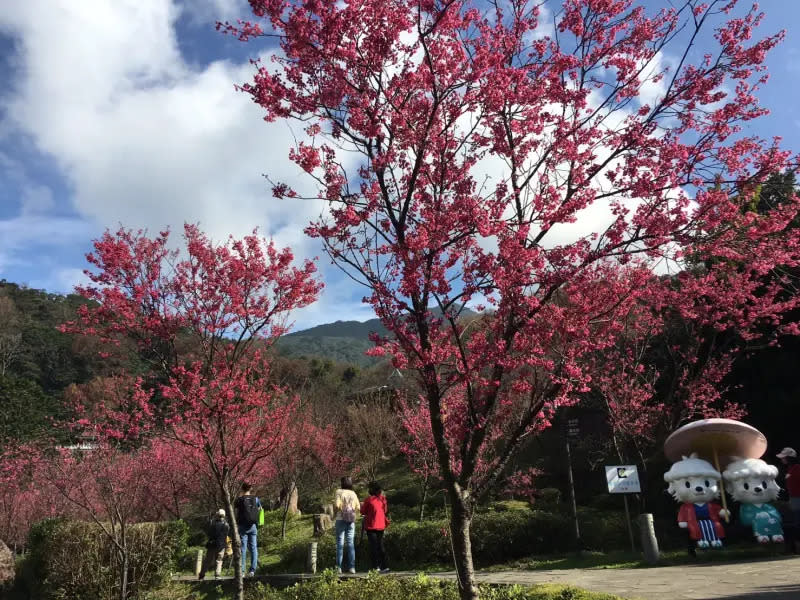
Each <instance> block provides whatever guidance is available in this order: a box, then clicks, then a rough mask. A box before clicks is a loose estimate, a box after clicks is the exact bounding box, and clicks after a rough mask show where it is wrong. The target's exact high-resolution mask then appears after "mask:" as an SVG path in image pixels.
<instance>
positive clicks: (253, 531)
mask: <svg viewBox="0 0 800 600" xmlns="http://www.w3.org/2000/svg"><path fill="white" fill-rule="evenodd" d="M239 537H240V538H242V573H244V572H245V570H244V565H245V556H246V555H247V550H248V548H249V549H250V570H251V571H252V572H253V573H255V572H256V567H257V566H258V545H257V542H258V527H256V526H255V525H251V526H250V527H239Z"/></svg>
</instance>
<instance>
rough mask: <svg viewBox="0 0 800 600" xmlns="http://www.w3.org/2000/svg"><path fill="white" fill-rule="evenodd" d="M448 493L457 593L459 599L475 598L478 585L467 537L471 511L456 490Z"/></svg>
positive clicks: (473, 599)
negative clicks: (450, 507)
mask: <svg viewBox="0 0 800 600" xmlns="http://www.w3.org/2000/svg"><path fill="white" fill-rule="evenodd" d="M449 493H450V499H451V505H452V513H451V514H450V535H451V537H452V540H453V560H454V562H455V566H456V574H457V575H458V594H459V596H460V598H461V600H477V599H478V586H477V583H476V581H475V568H474V567H473V565H472V543H471V542H470V539H469V529H470V526H471V524H472V511H470V510H469V508H468V506H467V505H466V503H465V502H464V498H463V497H461V495H460V494H459V493H458V492H457V491H455V490H449Z"/></svg>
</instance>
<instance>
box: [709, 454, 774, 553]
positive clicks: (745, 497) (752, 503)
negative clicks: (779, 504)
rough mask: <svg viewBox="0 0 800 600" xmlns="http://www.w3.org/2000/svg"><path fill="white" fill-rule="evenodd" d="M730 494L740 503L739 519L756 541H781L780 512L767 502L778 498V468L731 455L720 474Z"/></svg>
mask: <svg viewBox="0 0 800 600" xmlns="http://www.w3.org/2000/svg"><path fill="white" fill-rule="evenodd" d="M722 476H723V477H724V478H725V481H726V483H727V484H728V489H729V490H730V493H731V496H733V499H734V500H736V501H737V502H741V508H740V509H739V520H740V521H741V522H742V525H749V526H750V527H752V528H753V535H754V536H755V538H756V540H758V542H759V543H762V544H766V543H768V542H769V541H770V540H772V541H773V542H783V528H782V527H781V515H780V514H779V513H778V511H777V509H776V508H775V507H774V506H772V504H770V502H772V501H773V500H775V499H776V498H777V497H778V492H780V487H778V484H777V483H775V478H776V477H777V476H778V468H777V467H773V466H772V465H768V464H767V463H765V462H764V461H763V460H761V459H760V458H735V459H734V462H732V463H730V464H729V465H728V468H727V469H725V472H724V473H723V474H722Z"/></svg>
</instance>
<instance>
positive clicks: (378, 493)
mask: <svg viewBox="0 0 800 600" xmlns="http://www.w3.org/2000/svg"><path fill="white" fill-rule="evenodd" d="M386 511H387V504H386V496H384V495H383V490H382V489H381V486H380V484H379V483H378V482H377V481H373V482H371V483H370V484H369V497H368V498H367V499H366V500H364V502H362V503H361V514H362V516H363V517H364V529H366V530H367V540H368V541H369V553H370V556H371V558H372V568H373V569H378V570H380V572H381V573H388V572H389V567H388V566H387V564H386V550H385V549H384V547H383V532H384V531H385V530H386V527H388V525H389V519H388V518H387V516H386Z"/></svg>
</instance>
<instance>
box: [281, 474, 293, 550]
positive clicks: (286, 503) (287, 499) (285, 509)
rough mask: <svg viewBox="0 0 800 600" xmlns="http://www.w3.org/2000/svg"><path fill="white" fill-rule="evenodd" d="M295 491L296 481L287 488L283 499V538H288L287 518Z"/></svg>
mask: <svg viewBox="0 0 800 600" xmlns="http://www.w3.org/2000/svg"><path fill="white" fill-rule="evenodd" d="M293 491H294V483H292V485H290V486H289V489H288V490H286V497H285V498H284V499H283V521H282V522H281V540H285V539H286V519H287V518H288V516H289V503H290V502H291V499H292V492H293Z"/></svg>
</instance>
